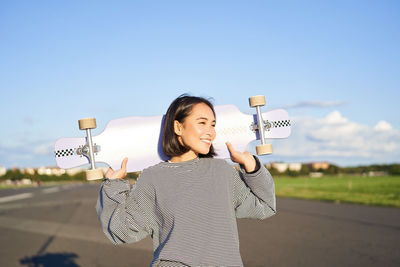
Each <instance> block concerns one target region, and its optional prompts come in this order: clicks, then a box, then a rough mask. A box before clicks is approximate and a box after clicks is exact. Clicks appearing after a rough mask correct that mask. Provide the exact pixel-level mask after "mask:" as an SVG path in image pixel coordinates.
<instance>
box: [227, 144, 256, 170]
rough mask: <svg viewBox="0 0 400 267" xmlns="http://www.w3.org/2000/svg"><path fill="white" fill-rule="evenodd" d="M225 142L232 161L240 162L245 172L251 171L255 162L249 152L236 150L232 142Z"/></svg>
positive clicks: (254, 166) (254, 167)
mask: <svg viewBox="0 0 400 267" xmlns="http://www.w3.org/2000/svg"><path fill="white" fill-rule="evenodd" d="M225 144H226V146H227V147H228V150H229V153H230V154H231V160H232V161H233V162H236V163H239V164H242V165H243V166H244V168H245V170H246V172H252V171H254V170H255V169H256V165H257V162H256V160H255V159H254V157H253V155H252V154H251V153H250V152H248V151H244V152H240V151H237V150H235V149H234V148H233V146H232V144H231V143H229V142H226V143H225Z"/></svg>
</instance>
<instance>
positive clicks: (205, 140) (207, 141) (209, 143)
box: [201, 139, 211, 145]
mask: <svg viewBox="0 0 400 267" xmlns="http://www.w3.org/2000/svg"><path fill="white" fill-rule="evenodd" d="M201 141H202V142H204V143H206V144H208V145H211V140H210V139H201Z"/></svg>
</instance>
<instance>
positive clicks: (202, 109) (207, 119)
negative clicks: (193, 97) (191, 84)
mask: <svg viewBox="0 0 400 267" xmlns="http://www.w3.org/2000/svg"><path fill="white" fill-rule="evenodd" d="M174 130H175V133H176V134H177V135H178V139H179V141H180V142H181V144H182V145H184V146H185V147H188V148H190V151H189V152H188V153H192V154H193V155H195V156H198V154H208V152H209V151H210V147H211V143H212V142H213V141H214V139H215V136H216V133H215V116H214V113H213V111H212V109H211V108H210V107H209V106H208V105H207V104H204V103H199V104H196V105H194V106H193V108H192V111H191V112H190V114H189V116H187V117H186V118H185V119H184V121H183V123H180V122H178V121H175V122H174ZM185 154H186V153H185Z"/></svg>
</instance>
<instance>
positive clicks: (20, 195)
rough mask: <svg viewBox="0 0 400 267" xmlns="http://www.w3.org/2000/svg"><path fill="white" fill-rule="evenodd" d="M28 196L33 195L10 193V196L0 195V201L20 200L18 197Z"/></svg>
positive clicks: (31, 195) (31, 194)
mask: <svg viewBox="0 0 400 267" xmlns="http://www.w3.org/2000/svg"><path fill="white" fill-rule="evenodd" d="M30 197H33V193H22V194H17V195H12V196H6V197H0V203H5V202H10V201H15V200H20V199H25V198H30Z"/></svg>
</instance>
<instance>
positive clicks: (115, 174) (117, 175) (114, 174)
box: [105, 158, 128, 180]
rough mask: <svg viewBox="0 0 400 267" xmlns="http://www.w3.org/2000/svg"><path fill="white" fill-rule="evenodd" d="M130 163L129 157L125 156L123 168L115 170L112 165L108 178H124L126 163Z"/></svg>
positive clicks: (108, 171) (107, 174)
mask: <svg viewBox="0 0 400 267" xmlns="http://www.w3.org/2000/svg"><path fill="white" fill-rule="evenodd" d="M127 163H128V158H124V160H123V161H122V164H121V169H119V170H116V171H114V170H113V169H112V168H111V167H110V168H108V170H107V172H106V175H105V176H106V178H108V179H110V180H112V179H124V178H125V177H126V164H127Z"/></svg>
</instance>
